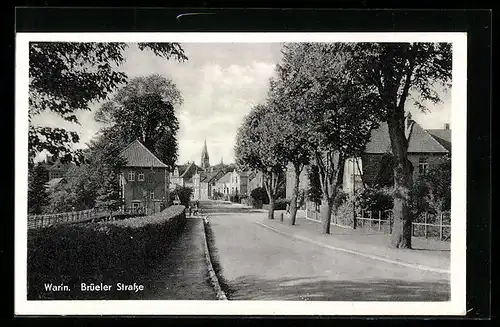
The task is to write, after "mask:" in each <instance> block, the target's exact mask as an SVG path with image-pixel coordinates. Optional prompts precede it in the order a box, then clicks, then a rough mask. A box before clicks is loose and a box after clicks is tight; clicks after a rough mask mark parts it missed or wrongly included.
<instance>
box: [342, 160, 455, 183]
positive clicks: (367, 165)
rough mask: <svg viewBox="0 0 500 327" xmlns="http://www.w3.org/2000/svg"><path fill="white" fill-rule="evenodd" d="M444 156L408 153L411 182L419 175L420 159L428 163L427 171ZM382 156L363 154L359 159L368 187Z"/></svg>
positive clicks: (377, 169)
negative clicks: (424, 159)
mask: <svg viewBox="0 0 500 327" xmlns="http://www.w3.org/2000/svg"><path fill="white" fill-rule="evenodd" d="M445 155H446V154H445V153H409V154H408V160H410V162H411V163H412V165H413V180H416V179H417V178H418V177H419V175H420V171H419V160H420V158H426V160H427V163H428V168H427V169H429V168H430V167H432V166H434V165H436V164H438V163H439V161H440V159H441V158H442V157H444V156H445ZM382 156H383V155H382V154H364V155H362V157H361V159H362V172H363V180H364V181H365V183H367V185H369V186H372V185H373V183H374V181H375V177H376V176H377V173H378V172H379V170H380V168H381V161H382ZM351 184H352V183H351Z"/></svg>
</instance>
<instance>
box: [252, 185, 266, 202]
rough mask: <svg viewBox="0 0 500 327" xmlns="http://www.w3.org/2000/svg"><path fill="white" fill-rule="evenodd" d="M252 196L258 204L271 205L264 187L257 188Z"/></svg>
mask: <svg viewBox="0 0 500 327" xmlns="http://www.w3.org/2000/svg"><path fill="white" fill-rule="evenodd" d="M250 196H251V197H252V199H254V200H255V201H257V202H261V203H263V204H269V197H268V196H267V192H266V189H265V188H263V187H257V188H255V189H253V190H252V192H250Z"/></svg>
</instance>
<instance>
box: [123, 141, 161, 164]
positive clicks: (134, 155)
mask: <svg viewBox="0 0 500 327" xmlns="http://www.w3.org/2000/svg"><path fill="white" fill-rule="evenodd" d="M120 156H121V157H122V158H124V159H125V160H126V161H127V163H126V164H125V166H126V167H154V168H167V165H165V164H164V163H163V162H162V161H161V160H160V159H158V158H157V157H156V156H155V155H154V154H153V153H151V151H149V150H148V149H147V148H146V147H145V146H144V145H143V144H142V143H141V142H140V141H139V140H135V141H134V142H132V143H130V144H129V145H127V146H126V147H125V148H124V149H123V150H122V152H120Z"/></svg>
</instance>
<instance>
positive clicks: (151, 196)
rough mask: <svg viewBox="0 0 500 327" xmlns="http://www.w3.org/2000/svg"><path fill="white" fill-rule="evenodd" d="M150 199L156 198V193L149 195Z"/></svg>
mask: <svg viewBox="0 0 500 327" xmlns="http://www.w3.org/2000/svg"><path fill="white" fill-rule="evenodd" d="M149 198H150V199H151V200H153V199H154V198H155V192H151V193H149Z"/></svg>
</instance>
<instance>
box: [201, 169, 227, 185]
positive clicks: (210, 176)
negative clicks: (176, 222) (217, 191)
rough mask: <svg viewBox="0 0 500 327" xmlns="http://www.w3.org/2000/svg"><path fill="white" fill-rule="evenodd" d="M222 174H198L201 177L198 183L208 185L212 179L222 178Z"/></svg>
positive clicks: (218, 172) (219, 172) (215, 172)
mask: <svg viewBox="0 0 500 327" xmlns="http://www.w3.org/2000/svg"><path fill="white" fill-rule="evenodd" d="M222 174H223V172H222V171H221V170H218V171H214V172H210V173H205V172H203V173H202V174H200V176H201V177H200V181H201V182H203V183H210V182H212V181H213V180H214V179H216V178H217V177H219V176H222Z"/></svg>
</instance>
